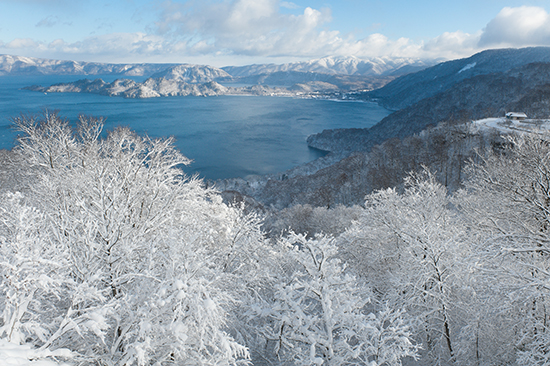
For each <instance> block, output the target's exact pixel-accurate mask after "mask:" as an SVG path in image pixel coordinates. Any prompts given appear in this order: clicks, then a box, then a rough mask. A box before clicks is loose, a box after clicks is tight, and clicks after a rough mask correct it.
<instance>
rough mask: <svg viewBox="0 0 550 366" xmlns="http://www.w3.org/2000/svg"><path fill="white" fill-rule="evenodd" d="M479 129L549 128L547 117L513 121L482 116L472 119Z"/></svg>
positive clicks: (512, 130)
mask: <svg viewBox="0 0 550 366" xmlns="http://www.w3.org/2000/svg"><path fill="white" fill-rule="evenodd" d="M472 123H473V124H475V125H476V126H477V127H478V128H479V129H496V130H499V131H501V132H504V133H510V132H548V131H549V130H550V120H549V119H526V120H524V121H513V120H509V119H506V118H505V117H497V118H484V119H480V120H477V121H472Z"/></svg>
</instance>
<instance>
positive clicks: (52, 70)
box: [0, 55, 175, 76]
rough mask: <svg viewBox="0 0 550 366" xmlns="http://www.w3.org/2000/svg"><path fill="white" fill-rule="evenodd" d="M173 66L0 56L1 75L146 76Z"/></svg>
mask: <svg viewBox="0 0 550 366" xmlns="http://www.w3.org/2000/svg"><path fill="white" fill-rule="evenodd" d="M171 66H175V65H174V64H104V63H97V62H80V61H63V60H50V59H43V58H34V57H22V56H10V55H0V76H2V75H101V74H102V75H108V74H116V75H128V76H143V75H145V76H147V75H150V74H153V73H156V72H160V71H162V70H165V69H167V68H168V67H171Z"/></svg>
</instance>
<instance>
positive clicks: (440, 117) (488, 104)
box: [308, 62, 550, 151]
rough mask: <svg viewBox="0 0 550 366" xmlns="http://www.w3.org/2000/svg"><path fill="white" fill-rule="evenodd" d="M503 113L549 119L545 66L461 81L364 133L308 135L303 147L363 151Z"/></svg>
mask: <svg viewBox="0 0 550 366" xmlns="http://www.w3.org/2000/svg"><path fill="white" fill-rule="evenodd" d="M421 92H422V91H419V93H421ZM507 111H521V112H525V113H526V114H527V115H528V116H529V117H533V118H548V117H549V116H550V62H536V63H530V64H526V65H523V66H519V67H516V68H513V69H511V70H507V71H505V72H495V73H491V74H481V75H476V76H473V77H470V78H468V79H464V80H462V81H459V82H458V83H456V84H455V85H453V86H451V87H450V88H449V89H447V90H445V91H443V92H440V93H438V94H435V95H433V96H431V97H429V98H425V99H422V100H420V101H418V102H417V103H415V104H413V105H410V106H408V107H405V108H403V109H400V110H398V111H396V112H394V113H392V114H390V115H389V116H387V117H386V118H384V119H383V120H382V121H380V122H379V123H378V124H376V125H375V126H373V127H371V128H370V129H337V130H325V131H323V132H322V133H320V134H315V135H312V136H310V137H309V138H308V143H309V145H310V146H311V147H315V148H318V149H322V150H327V151H358V150H361V151H366V150H369V149H370V148H371V147H372V146H373V145H374V144H377V143H381V142H382V141H384V140H387V139H389V138H394V137H397V138H403V137H406V136H410V135H413V134H416V133H419V132H420V131H422V130H424V129H425V128H426V127H428V126H430V125H432V126H435V125H437V124H438V123H440V122H446V123H448V124H456V123H463V122H466V121H469V120H474V119H481V118H485V117H496V116H504V114H505V112H507Z"/></svg>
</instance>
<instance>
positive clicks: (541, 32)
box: [479, 6, 550, 47]
mask: <svg viewBox="0 0 550 366" xmlns="http://www.w3.org/2000/svg"><path fill="white" fill-rule="evenodd" d="M524 46H550V15H549V14H548V13H547V12H546V10H544V9H543V8H540V7H534V6H520V7H517V8H510V7H506V8H503V9H502V10H501V11H500V12H499V13H498V14H497V16H496V17H495V18H494V19H492V20H491V21H490V22H489V23H488V24H487V26H486V27H485V29H484V30H483V34H482V35H481V38H480V40H479V47H524Z"/></svg>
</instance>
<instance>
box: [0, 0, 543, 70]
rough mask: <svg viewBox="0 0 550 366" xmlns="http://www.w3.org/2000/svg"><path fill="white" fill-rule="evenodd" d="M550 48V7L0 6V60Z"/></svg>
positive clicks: (272, 1)
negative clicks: (8, 57)
mask: <svg viewBox="0 0 550 366" xmlns="http://www.w3.org/2000/svg"><path fill="white" fill-rule="evenodd" d="M527 46H550V0H460V1H458V0H454V1H448V0H422V1H412V0H294V1H292V0H289V1H282V0H187V1H185V0H93V1H91V0H90V1H84V0H0V54H9V55H17V56H27V57H40V58H51V59H61V60H76V61H94V62H109V63H142V62H155V63H196V64H208V65H213V66H218V67H221V66H229V65H249V64H254V63H276V64H281V63H287V62H296V61H306V60H311V59H317V58H321V57H325V56H355V57H358V58H362V59H369V58H375V57H392V58H395V57H403V58H414V59H438V60H449V59H456V58H462V57H468V56H471V55H472V54H474V53H476V52H479V51H481V50H484V49H490V48H504V47H514V48H519V47H527Z"/></svg>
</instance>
